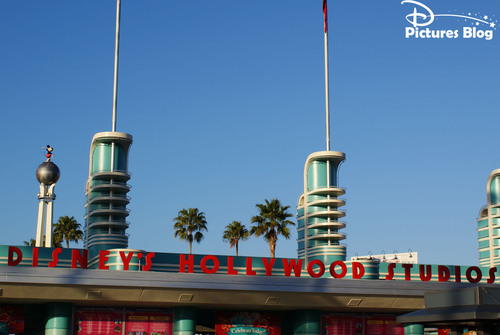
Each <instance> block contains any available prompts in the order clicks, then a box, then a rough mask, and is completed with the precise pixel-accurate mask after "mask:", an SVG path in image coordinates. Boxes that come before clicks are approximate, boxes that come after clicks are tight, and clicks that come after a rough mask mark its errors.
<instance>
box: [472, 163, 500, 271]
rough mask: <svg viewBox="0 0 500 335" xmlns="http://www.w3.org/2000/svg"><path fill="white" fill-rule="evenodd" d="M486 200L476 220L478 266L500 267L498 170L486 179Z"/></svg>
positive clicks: (499, 170)
mask: <svg viewBox="0 0 500 335" xmlns="http://www.w3.org/2000/svg"><path fill="white" fill-rule="evenodd" d="M486 198H487V203H486V205H485V206H483V207H482V208H481V210H480V211H479V217H478V219H477V234H478V237H477V240H478V243H479V265H481V266H491V267H492V266H497V265H500V169H497V170H494V171H493V172H491V174H490V176H489V177H488V181H487V182H486Z"/></svg>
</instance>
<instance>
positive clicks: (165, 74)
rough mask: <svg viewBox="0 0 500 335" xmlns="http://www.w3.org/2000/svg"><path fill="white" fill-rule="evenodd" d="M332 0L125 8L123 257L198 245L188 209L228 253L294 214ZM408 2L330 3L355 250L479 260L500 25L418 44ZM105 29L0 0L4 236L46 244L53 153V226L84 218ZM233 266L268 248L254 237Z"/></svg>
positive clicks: (483, 0)
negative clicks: (243, 231)
mask: <svg viewBox="0 0 500 335" xmlns="http://www.w3.org/2000/svg"><path fill="white" fill-rule="evenodd" d="M424 2H425V4H426V5H427V6H429V7H430V8H432V10H433V11H434V12H435V14H438V13H467V14H468V13H471V15H472V16H474V15H478V17H483V16H484V15H487V16H488V20H490V21H491V22H497V21H498V19H499V16H500V15H499V14H500V13H499V5H498V2H497V1H494V0H480V1H472V0H467V1H466V0H460V1H451V0H447V1H442V0H440V1H437V0H433V1H432V0H429V1H424ZM321 3H322V1H321V0H288V1H284V0H273V1H267V0H255V1H229V0H216V1H181V0H148V1H137V0H123V1H122V25H121V44H120V47H121V48H120V75H119V98H118V99H119V100H118V122H117V130H118V131H122V132H127V133H130V134H132V135H133V136H134V143H133V146H132V149H131V153H130V163H129V164H130V172H131V173H132V179H131V181H130V184H132V186H133V189H132V191H131V193H130V196H131V197H132V201H131V203H130V205H129V208H130V209H131V216H130V217H129V221H130V222H131V223H132V225H131V226H130V228H129V230H128V232H129V233H130V235H131V236H130V245H129V246H130V247H131V248H139V249H144V250H147V251H157V252H187V250H188V246H187V243H185V242H181V241H178V240H176V239H174V236H173V229H172V224H173V223H172V219H173V218H174V217H175V216H176V215H177V212H178V211H179V210H180V209H182V208H188V207H198V208H199V209H200V210H202V211H204V212H205V213H206V217H207V220H208V227H209V231H208V233H206V234H205V235H206V238H205V240H203V241H202V243H201V244H199V245H194V247H193V251H194V252H195V253H202V254H227V255H232V254H234V250H233V249H229V245H228V244H227V243H223V242H222V239H221V235H222V232H223V230H224V227H225V225H227V224H228V223H230V222H231V221H233V220H239V221H242V222H243V223H245V224H247V225H249V222H250V218H251V217H252V216H253V215H255V214H256V213H257V211H256V208H255V204H256V203H260V202H263V201H264V199H266V198H267V199H271V198H274V197H277V198H278V199H280V200H281V201H282V203H284V204H286V205H289V206H290V207H291V212H292V213H293V214H294V215H295V208H296V205H297V200H298V198H299V196H300V195H301V194H302V192H303V169H304V163H305V160H306V158H307V156H308V155H309V154H310V153H312V152H315V151H321V150H325V130H324V122H325V121H324V118H325V117H324V72H323V71H324V64H323V13H322V9H321ZM413 7H414V6H413V5H410V4H401V2H400V1H394V0H381V1H373V0H360V1H342V2H341V1H332V0H330V2H329V32H330V36H329V45H330V55H329V60H330V85H331V86H330V100H331V104H330V106H331V119H332V123H331V131H332V149H333V150H338V151H342V152H345V153H346V155H347V160H346V162H345V163H344V164H343V165H342V167H341V170H340V184H341V186H343V187H346V188H347V193H346V195H345V196H344V197H345V198H346V200H347V205H346V207H345V208H346V210H347V216H346V218H345V220H346V221H347V228H346V229H345V232H346V233H347V234H348V238H347V240H346V241H345V242H346V243H347V245H348V256H354V255H355V254H356V253H357V254H359V255H363V254H367V253H368V252H371V253H373V254H378V253H382V251H385V252H386V253H392V252H393V251H398V252H407V251H408V249H411V250H413V251H418V252H419V255H420V261H421V262H423V263H441V264H477V262H478V261H477V257H478V256H477V240H476V234H477V233H476V221H475V219H476V217H477V214H478V212H479V209H480V208H481V206H483V205H485V204H486V179H487V177H488V175H489V173H490V172H491V171H492V170H494V169H497V168H500V155H499V152H498V143H499V135H498V134H499V132H498V126H499V124H500V113H499V112H498V110H499V109H500V99H499V97H500V94H499V93H500V82H499V80H498V78H499V77H500V76H499V75H500V66H499V54H500V53H499V51H500V30H496V29H495V30H494V37H493V39H492V40H490V41H485V40H484V39H481V40H480V39H464V38H462V37H459V38H457V39H411V38H409V39H407V38H405V35H404V32H405V28H406V27H409V26H410V24H409V23H408V22H407V21H406V20H405V16H406V15H407V14H409V13H410V12H412V11H413ZM472 24H473V21H472V20H469V21H464V20H463V19H458V18H454V17H448V18H439V19H438V20H436V22H435V23H433V24H432V25H431V26H430V28H431V29H451V30H455V29H457V30H459V31H460V32H461V31H462V29H463V27H465V26H467V27H471V26H472ZM114 25H115V1H113V0H99V1H98V0H89V1H66V0H57V1H56V0H50V1H35V0H31V1H28V0H17V1H2V2H0V45H1V46H0V60H1V61H0V111H1V113H2V122H1V124H0V129H1V131H0V139H1V142H2V143H3V146H4V149H3V155H4V159H3V164H2V167H1V168H0V169H1V174H2V175H3V176H4V182H3V191H2V192H1V194H0V199H1V206H2V207H1V208H2V210H1V211H0V222H2V223H1V224H2V227H3V231H4V233H3V234H2V235H1V236H2V237H1V239H0V243H1V244H10V245H19V244H22V242H23V241H24V240H28V239H29V238H31V237H34V236H35V231H36V215H37V198H36V194H37V193H38V185H37V181H36V179H35V170H36V167H37V166H38V165H39V164H40V163H41V162H42V161H43V160H44V151H43V150H42V147H44V146H46V145H47V144H50V145H51V146H53V147H54V148H55V149H54V162H55V163H56V164H58V166H59V167H60V169H61V172H62V176H61V179H60V181H59V182H58V184H57V186H56V194H57V200H56V203H55V216H56V217H59V216H62V215H70V216H71V215H73V216H75V218H77V219H78V221H79V222H82V223H83V213H84V207H83V204H84V185H85V180H86V178H87V176H88V158H89V147H90V140H91V138H92V136H93V134H94V133H96V132H101V131H109V130H111V111H112V90H113V57H114ZM479 28H482V29H489V28H487V27H486V26H480V27H479V26H478V29H479ZM497 34H498V36H497ZM296 237H297V234H296V232H295V230H294V229H293V235H292V238H291V239H290V240H285V239H280V240H279V241H278V247H277V256H278V257H290V258H291V257H295V256H296V247H297V245H296ZM80 246H81V243H80ZM240 254H241V255H251V256H268V255H269V248H268V246H267V244H266V243H265V242H264V241H263V240H262V239H257V238H251V239H250V240H248V241H245V242H243V243H241V244H240Z"/></svg>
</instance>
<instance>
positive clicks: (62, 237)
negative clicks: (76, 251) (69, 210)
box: [53, 215, 83, 248]
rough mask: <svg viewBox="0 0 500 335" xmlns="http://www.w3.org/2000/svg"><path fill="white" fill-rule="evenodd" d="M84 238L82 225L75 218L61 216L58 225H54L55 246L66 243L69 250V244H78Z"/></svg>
mask: <svg viewBox="0 0 500 335" xmlns="http://www.w3.org/2000/svg"><path fill="white" fill-rule="evenodd" d="M82 238H83V232H82V231H81V229H80V224H79V223H78V222H76V220H75V218H74V217H73V216H72V217H69V216H67V215H66V216H61V217H60V218H59V220H58V221H57V223H56V224H54V235H53V241H54V244H55V245H57V244H58V243H59V244H60V243H61V242H62V241H66V247H67V248H69V242H70V241H73V242H76V243H78V241H80V240H81V239H82Z"/></svg>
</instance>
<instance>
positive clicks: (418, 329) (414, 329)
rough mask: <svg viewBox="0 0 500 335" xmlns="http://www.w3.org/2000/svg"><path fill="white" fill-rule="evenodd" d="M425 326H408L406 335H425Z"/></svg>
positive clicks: (406, 326)
mask: <svg viewBox="0 0 500 335" xmlns="http://www.w3.org/2000/svg"><path fill="white" fill-rule="evenodd" d="M423 334H424V326H423V325H421V324H406V325H405V335H423Z"/></svg>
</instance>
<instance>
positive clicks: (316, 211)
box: [297, 151, 346, 264]
mask: <svg viewBox="0 0 500 335" xmlns="http://www.w3.org/2000/svg"><path fill="white" fill-rule="evenodd" d="M344 160H345V154H344V153H343V152H338V151H320V152H315V153H312V154H311V155H309V157H308V158H307V161H306V165H305V168H304V194H302V195H301V196H300V199H299V205H298V207H297V222H298V228H297V231H298V249H297V252H298V257H299V258H301V259H304V260H305V262H306V264H307V263H308V262H310V261H312V260H315V259H318V260H321V261H322V262H323V263H325V264H329V263H331V262H333V261H336V260H341V261H345V258H346V247H345V246H343V245H341V244H340V241H341V240H343V239H345V237H346V236H345V234H343V233H341V232H340V229H342V228H345V226H346V224H345V222H343V221H339V219H340V218H342V217H344V216H345V212H344V211H343V210H341V209H340V207H342V206H344V205H345V201H344V200H343V199H339V198H338V197H339V196H340V195H343V194H344V193H345V189H344V188H341V187H339V186H338V169H339V166H340V164H341V163H342V162H343V161H344Z"/></svg>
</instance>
